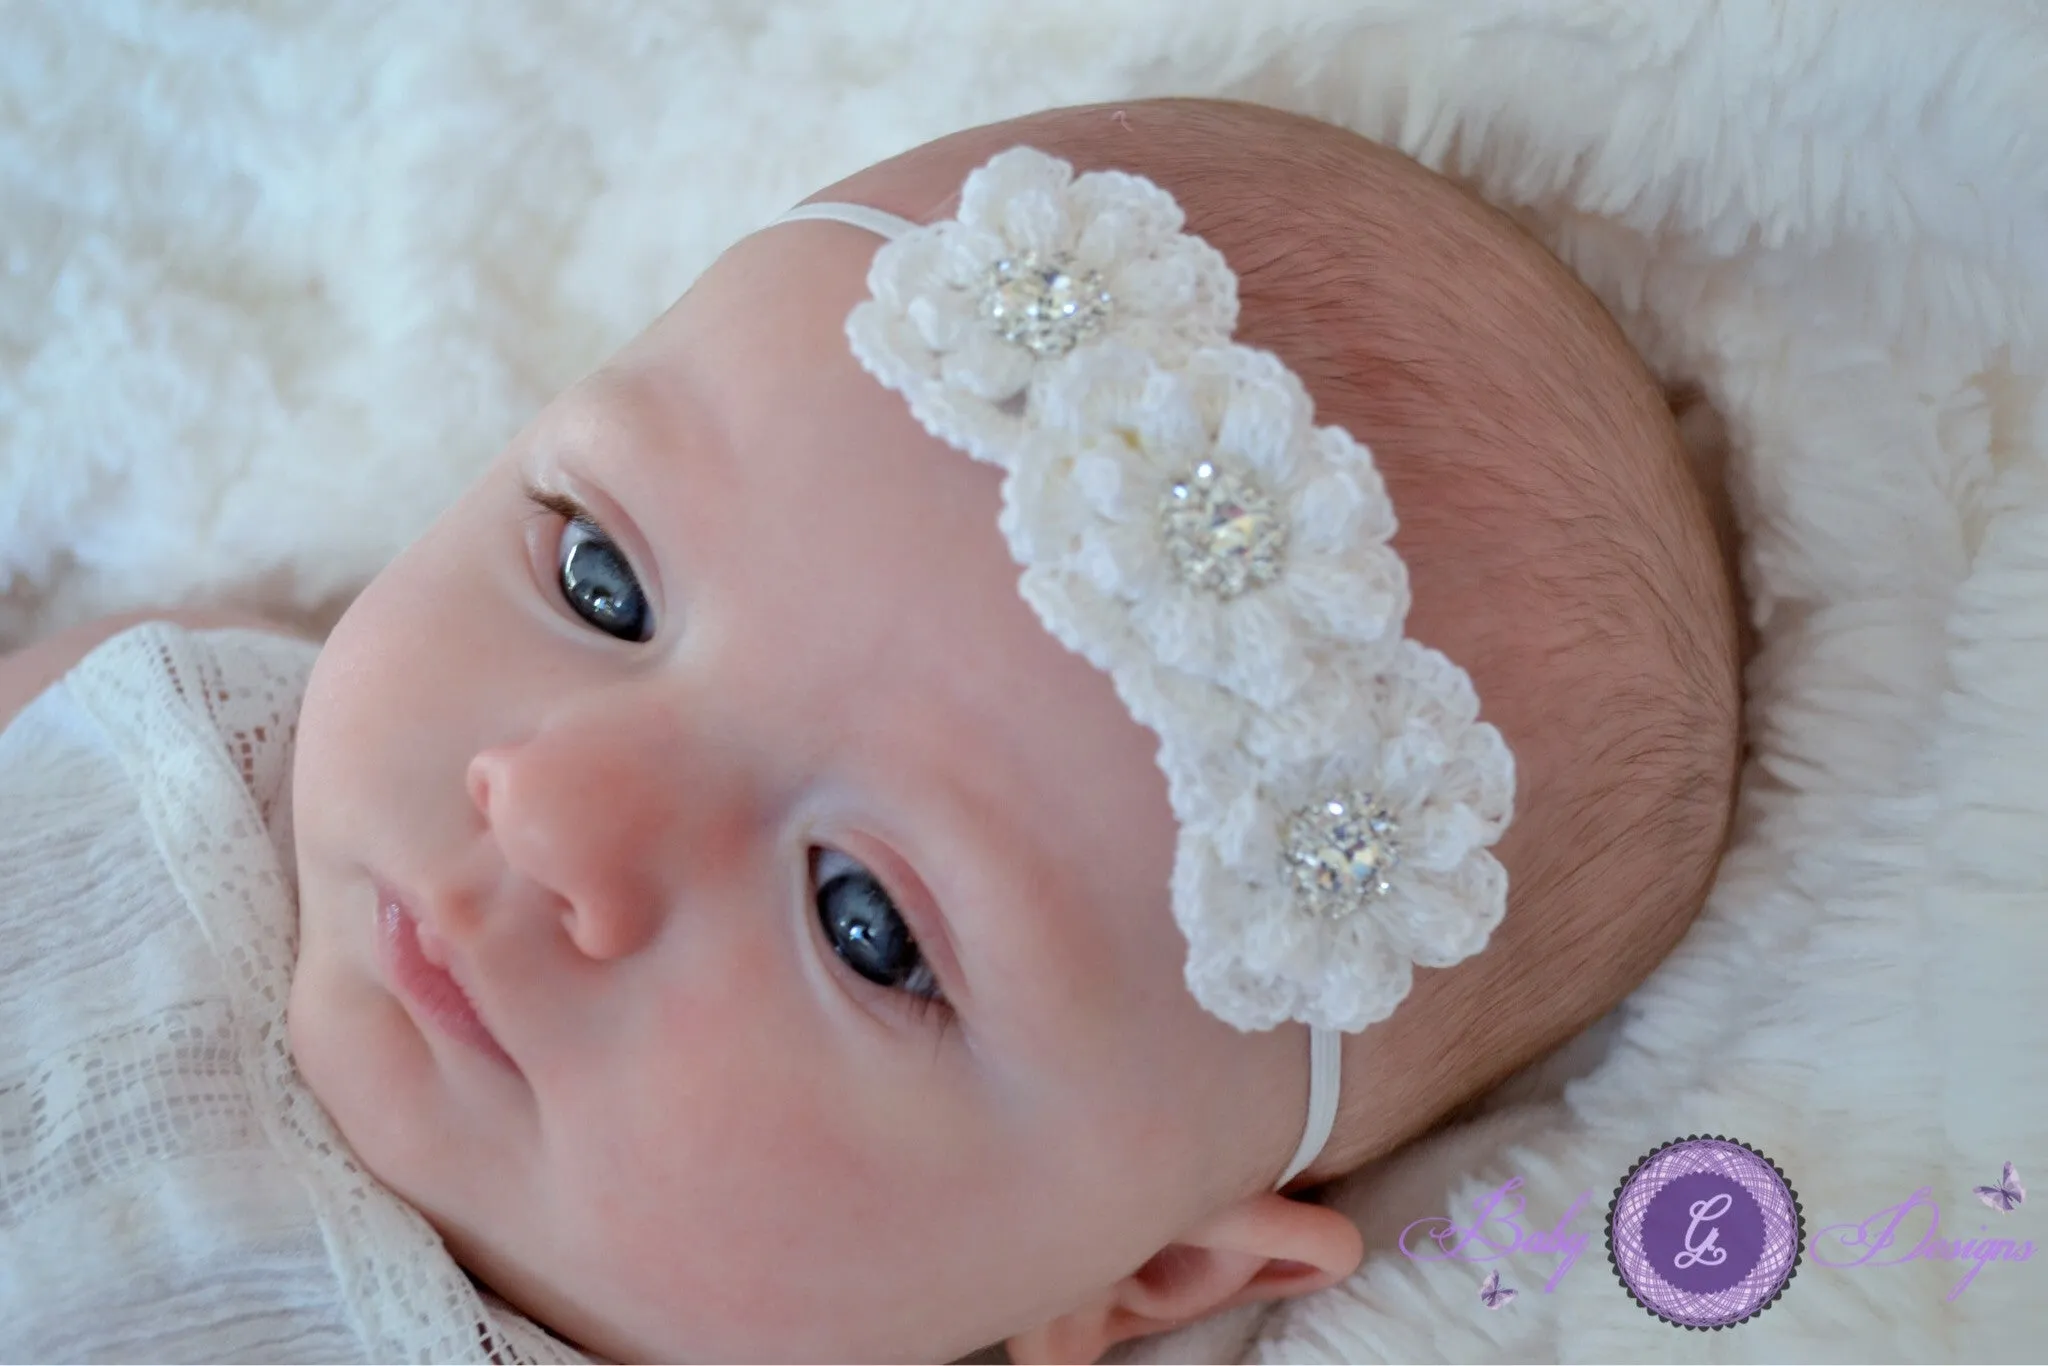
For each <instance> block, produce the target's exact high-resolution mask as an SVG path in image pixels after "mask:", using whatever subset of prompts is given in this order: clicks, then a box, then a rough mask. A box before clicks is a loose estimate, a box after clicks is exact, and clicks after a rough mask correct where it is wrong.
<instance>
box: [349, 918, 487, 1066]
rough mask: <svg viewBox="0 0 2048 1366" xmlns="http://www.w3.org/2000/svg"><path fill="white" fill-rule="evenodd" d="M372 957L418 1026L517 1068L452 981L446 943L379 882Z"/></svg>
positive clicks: (474, 1007) (465, 995)
mask: <svg viewBox="0 0 2048 1366" xmlns="http://www.w3.org/2000/svg"><path fill="white" fill-rule="evenodd" d="M377 957H378V961H379V963H380V964H381V965H382V967H383V969H384V975H385V977H386V979H387V981H388V982H389V984H390V987H391V990H392V992H393V994H395V995H397V996H398V997H399V999H400V1000H402V1001H403V1002H405V1004H406V1006H407V1008H408V1009H409V1011H410V1012H411V1014H412V1015H413V1017H414V1018H415V1020H417V1021H418V1022H419V1023H420V1024H421V1025H422V1026H426V1027H430V1028H432V1029H434V1030H435V1031H437V1032H439V1033H441V1034H443V1035H446V1036H447V1037H449V1038H452V1039H455V1040H457V1041H458V1042H461V1043H465V1044H468V1045H469V1046H470V1047H471V1048H473V1049H475V1050H476V1051H477V1052H479V1053H481V1054H483V1055H484V1056H486V1057H488V1058H491V1059H493V1060H495V1061H497V1062H499V1063H501V1064H502V1065H504V1066H505V1067H507V1068H509V1069H511V1070H512V1071H514V1072H517V1071H518V1070H519V1066H518V1064H517V1063H515V1062H513V1060H512V1055H511V1054H509V1053H507V1052H506V1051H505V1049H504V1046H503V1045H501V1044H500V1043H499V1042H498V1040H497V1036H496V1035H494V1034H492V1033H491V1031H490V1029H489V1027H488V1026H486V1025H485V1024H484V1022H483V1017H482V1015H480V1014H479V1013H478V1011H477V1008H476V1002H475V1001H474V999H472V998H471V996H470V994H469V993H468V992H467V991H465V990H463V987H462V984H461V983H460V982H459V981H457V980H456V977H455V973H454V970H453V969H452V968H451V966H450V963H451V958H450V954H449V950H448V945H447V943H446V941H445V940H443V939H442V938H441V937H440V936H439V935H437V934H435V933H434V932H433V930H432V929H430V928H427V927H426V926H423V925H422V924H421V923H420V921H419V920H418V918H417V917H415V916H414V915H413V913H412V911H411V909H410V908H409V907H408V906H407V905H406V903H405V900H404V898H403V897H401V896H400V895H399V894H397V893H396V892H393V891H391V890H390V889H389V888H386V887H384V886H383V885H382V884H379V885H378V886H377Z"/></svg>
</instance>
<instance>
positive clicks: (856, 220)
mask: <svg viewBox="0 0 2048 1366" xmlns="http://www.w3.org/2000/svg"><path fill="white" fill-rule="evenodd" d="M806 221H816V222H831V223H844V224H847V225H848V226H850V227H855V228H861V229H863V230H865V231H867V232H871V233H873V234H875V235H876V236H877V237H880V238H882V239H884V240H885V241H895V240H896V239H898V238H900V237H902V236H903V235H904V234H905V233H908V232H913V231H915V230H916V229H917V228H919V227H920V226H921V225H920V224H917V223H913V222H911V221H910V220H909V219H907V218H899V217H897V216H896V215H895V214H893V213H886V212H884V211H883V210H881V209H875V208H870V207H868V206H867V205H865V204H840V203H830V202H826V203H812V204H801V205H798V206H797V207H796V208H794V209H791V210H790V211H789V212H788V213H786V214H784V215H782V217H780V218H778V219H776V220H775V222H774V223H770V224H769V225H768V226H769V227H775V226H777V225H779V224H782V223H800V222H806ZM1308 1057H1309V1064H1308V1118H1307V1122H1306V1123H1305V1124H1304V1125H1303V1127H1302V1134H1301V1142H1300V1144H1299V1145H1297V1146H1296V1148H1295V1151H1294V1157H1293V1158H1292V1160H1290V1161H1289V1162H1288V1164H1287V1169H1286V1170H1285V1171H1284V1172H1282V1173H1281V1176H1280V1179H1279V1181H1278V1182H1276V1183H1275V1185H1274V1189H1275V1190H1280V1189H1284V1188H1285V1187H1286V1185H1287V1183H1288V1182H1290V1181H1292V1180H1293V1179H1294V1178H1295V1177H1297V1176H1299V1175H1300V1174H1301V1173H1302V1172H1303V1171H1306V1170H1307V1169H1308V1165H1309V1163H1311V1162H1313V1161H1315V1160H1316V1158H1317V1156H1319V1155H1320V1154H1321V1153H1322V1151H1323V1145H1324V1144H1326V1143H1328V1142H1329V1140H1330V1133H1331V1131H1332V1130H1333V1129H1334V1128H1335V1127H1336V1123H1337V1097H1338V1093H1339V1091H1340V1090H1341V1088H1342V1086H1343V1082H1344V1050H1343V1035H1342V1034H1341V1033H1340V1032H1339V1031H1337V1030H1334V1029H1322V1028H1317V1027H1315V1026H1313V1025H1312V1026H1310V1028H1309V1049H1308Z"/></svg>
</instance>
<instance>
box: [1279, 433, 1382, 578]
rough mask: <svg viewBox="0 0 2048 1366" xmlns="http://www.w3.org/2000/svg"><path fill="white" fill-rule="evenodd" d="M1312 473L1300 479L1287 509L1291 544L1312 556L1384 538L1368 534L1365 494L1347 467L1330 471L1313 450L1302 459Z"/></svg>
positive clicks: (1319, 454)
mask: <svg viewBox="0 0 2048 1366" xmlns="http://www.w3.org/2000/svg"><path fill="white" fill-rule="evenodd" d="M1304 463H1305V464H1306V465H1307V466H1308V467H1309V468H1310V469H1311V470H1314V471H1315V473H1313V474H1312V475H1310V477H1308V478H1307V479H1305V480H1303V481H1301V486H1300V491H1299V492H1297V493H1296V494H1295V495H1294V499H1293V501H1292V504H1291V506H1290V507H1289V508H1288V513H1289V516H1290V517H1291V518H1292V522H1291V524H1290V527H1289V532H1288V534H1289V537H1290V539H1291V541H1292V543H1293V545H1294V546H1295V547H1296V548H1298V549H1300V550H1303V551H1307V552H1309V553H1310V554H1315V555H1333V554H1342V553H1343V552H1344V551H1346V550H1349V549H1352V548H1354V547H1361V546H1368V545H1371V544H1373V543H1375V542H1381V541H1384V540H1385V539H1386V538H1385V537H1381V536H1373V535H1371V534H1370V533H1369V532H1368V531H1367V529H1366V528H1365V526H1364V525H1363V524H1364V522H1365V520H1366V506H1365V504H1366V495H1365V491H1364V490H1363V489H1361V488H1360V487H1359V486H1358V480H1357V479H1356V478H1355V477H1354V476H1353V474H1352V472H1351V471H1349V470H1333V469H1330V468H1328V467H1327V466H1325V465H1323V464H1322V463H1321V452H1320V451H1314V452H1313V453H1312V454H1311V456H1310V457H1309V459H1308V460H1307V461H1305V462H1304Z"/></svg>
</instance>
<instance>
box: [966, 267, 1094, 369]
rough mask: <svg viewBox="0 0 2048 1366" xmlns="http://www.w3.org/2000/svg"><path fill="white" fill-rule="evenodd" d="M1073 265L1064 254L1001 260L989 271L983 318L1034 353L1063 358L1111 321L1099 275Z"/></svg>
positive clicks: (1007, 337)
mask: <svg viewBox="0 0 2048 1366" xmlns="http://www.w3.org/2000/svg"><path fill="white" fill-rule="evenodd" d="M1072 265H1073V258H1071V257H1069V256H1066V255H1063V254H1061V255H1053V256H1040V255H1039V254H1038V253H1037V252H1030V251H1027V252H1024V253H1023V254H1021V255H1018V256H1005V257H1003V258H1002V259H1001V260H999V261H997V262H996V263H995V264H994V265H993V266H991V267H990V268H989V278H988V288H987V290H986V291H985V292H984V293H983V294H982V298H981V316H982V317H983V318H985V319H987V320H988V322H989V323H990V324H991V325H993V326H994V327H995V330H996V332H997V333H998V334H999V335H1000V336H1001V337H1002V339H1003V340H1004V341H1007V342H1015V343H1017V344H1018V345H1019V346H1023V347H1028V348H1029V349H1030V350H1031V352H1032V354H1034V355H1037V356H1041V357H1048V356H1063V355H1065V354H1066V353H1067V352H1069V351H1071V350H1073V349H1074V347H1075V346H1077V345H1079V344H1080V343H1081V342H1082V341H1083V340H1084V339H1085V338H1086V337H1087V336H1088V335H1089V334H1090V333H1091V332H1093V331H1095V330H1096V329H1097V328H1098V327H1100V326H1102V324H1103V323H1104V322H1106V321H1107V320H1108V318H1109V308H1110V303H1111V299H1110V297H1109V291H1108V290H1106V289H1104V288H1103V287H1102V277H1101V276H1100V275H1098V274H1096V273H1095V272H1094V271H1092V270H1078V271H1077V270H1073V269H1070V267H1071V266H1072Z"/></svg>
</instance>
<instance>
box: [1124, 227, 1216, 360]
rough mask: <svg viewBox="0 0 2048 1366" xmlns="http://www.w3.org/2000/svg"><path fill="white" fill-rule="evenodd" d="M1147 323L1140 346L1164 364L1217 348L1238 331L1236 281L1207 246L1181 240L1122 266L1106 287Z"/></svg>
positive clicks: (1201, 243) (1188, 240) (1191, 240)
mask: <svg viewBox="0 0 2048 1366" xmlns="http://www.w3.org/2000/svg"><path fill="white" fill-rule="evenodd" d="M1106 283H1107V285H1108V288H1109V290H1110V292H1111V293H1112V294H1114V295H1115V296H1116V297H1117V298H1119V299H1123V300H1127V301H1128V302H1129V303H1130V305H1131V307H1132V309H1133V310H1134V311H1136V312H1138V313H1140V314H1141V315H1142V316H1143V317H1144V318H1145V319H1146V320H1147V321H1148V322H1149V323H1150V325H1151V326H1150V328H1149V329H1148V331H1147V334H1146V337H1145V340H1144V341H1143V343H1142V344H1143V345H1144V346H1145V347H1146V348H1147V349H1148V350H1153V351H1156V352H1157V353H1158V354H1159V355H1160V356H1161V358H1162V359H1163V360H1165V361H1166V362H1167V363H1168V364H1177V363H1178V362H1179V361H1181V360H1183V359H1185V358H1186V357H1187V355H1188V354H1189V353H1190V352H1192V351H1193V350H1195V349H1196V348H1198V347H1203V346H1220V345H1222V344H1224V343H1225V342H1227V341H1228V340H1229V339H1230V334H1231V333H1232V332H1233V331H1234V330H1236V327H1237V308H1238V303H1237V277H1236V276H1234V275H1232V274H1231V273H1230V268H1229V267H1228V266H1226V265H1225V264H1224V262H1223V257H1222V255H1221V254H1220V253H1219V252H1217V251H1216V250H1215V249H1213V248H1212V247H1210V246H1209V245H1208V244H1207V243H1203V242H1198V241H1194V240H1193V239H1185V240H1183V241H1181V242H1177V243H1173V244H1170V245H1169V246H1167V247H1165V248H1163V249H1161V250H1160V251H1159V253H1158V254H1157V255H1154V256H1149V257H1142V258H1140V259H1137V260H1132V261H1126V262H1125V263H1124V264H1123V265H1122V266H1121V267H1120V268H1118V269H1117V270H1116V271H1115V272H1114V274H1113V275H1111V276H1110V277H1109V278H1108V279H1107V281H1106Z"/></svg>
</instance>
